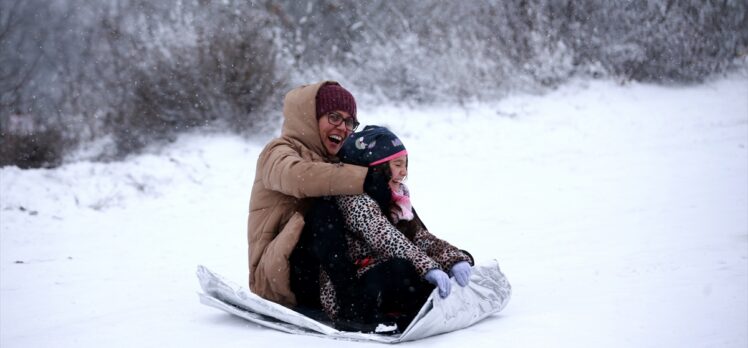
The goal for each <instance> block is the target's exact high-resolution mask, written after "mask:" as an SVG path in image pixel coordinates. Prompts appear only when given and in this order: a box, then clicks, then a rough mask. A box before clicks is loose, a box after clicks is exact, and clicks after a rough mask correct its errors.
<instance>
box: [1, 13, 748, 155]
mask: <svg viewBox="0 0 748 348" xmlns="http://www.w3.org/2000/svg"><path fill="white" fill-rule="evenodd" d="M746 55H748V2H746V1H745V0H683V1H673V0H631V1H606V0H530V1H528V0H502V1H499V0H475V1H466V2H457V1H439V0H421V1H357V0H319V1H296V0H248V1H244V0H222V1H207V0H174V1H169V2H160V1H148V0H110V1H100V2H86V3H85V4H80V3H79V2H76V1H72V0H58V1H46V0H4V1H0V133H2V134H3V135H4V136H3V138H2V139H0V142H2V144H0V145H3V146H6V145H5V143H7V142H8V141H9V140H6V138H7V139H10V138H9V137H6V136H5V134H11V133H12V132H13V130H12V129H11V127H10V126H9V123H10V121H9V119H10V118H11V117H16V118H18V117H20V118H25V119H26V121H25V122H27V123H29V124H31V125H32V131H31V132H27V133H24V134H26V135H28V134H43V132H42V131H44V132H56V133H57V134H58V135H59V136H48V137H44V138H38V139H35V140H34V141H35V143H37V144H42V143H46V142H51V141H56V140H55V139H58V140H57V141H58V142H59V143H49V144H46V146H47V147H50V148H55V149H61V150H60V151H58V152H55V153H60V154H64V153H65V151H64V150H65V149H66V148H67V147H68V146H69V145H71V144H77V143H86V142H95V141H97V140H100V139H103V138H107V139H113V140H114V144H116V151H112V152H108V153H113V154H114V155H113V156H114V157H118V156H123V155H126V154H128V153H131V152H135V151H138V150H139V149H141V148H143V147H144V146H145V145H148V144H151V143H154V142H158V141H163V140H170V139H173V138H174V137H175V135H177V134H179V133H180V132H184V131H187V130H192V129H196V128H200V129H204V128H218V129H230V130H234V131H239V132H245V133H253V132H258V131H263V130H266V129H268V126H267V125H268V124H272V125H273V127H275V126H277V124H279V123H278V122H277V120H278V118H279V117H280V104H281V101H282V95H283V94H284V93H285V92H286V91H287V89H288V88H289V86H291V85H297V84H300V83H308V82H312V81H318V80H321V79H325V78H331V79H336V80H339V81H341V82H342V83H343V84H344V85H345V86H346V87H348V88H350V89H351V90H352V91H353V92H354V94H356V96H357V98H360V99H361V100H362V101H364V102H365V103H376V102H385V101H386V102H407V103H431V102H444V103H454V102H457V103H463V102H470V101H474V100H493V99H496V98H501V97H503V96H504V95H506V94H507V93H509V92H511V91H516V90H521V91H531V92H543V91H547V90H548V89H552V88H555V87H556V86H559V85H560V84H562V83H564V82H565V81H568V80H569V79H570V78H572V77H575V76H589V77H607V78H614V79H616V80H619V81H622V82H625V81H629V80H635V81H647V82H656V83H693V82H699V81H702V80H704V79H706V78H708V77H709V76H712V75H714V74H720V73H724V72H726V71H730V70H731V69H733V68H735V67H737V68H739V69H742V70H743V71H744V70H745V69H746V67H745V66H746V63H747V62H748V59H746V58H745V57H746ZM54 162H55V163H59V162H60V161H59V160H55V161H54ZM3 163H12V161H10V162H9V161H4V162H3ZM40 165H42V164H40Z"/></svg>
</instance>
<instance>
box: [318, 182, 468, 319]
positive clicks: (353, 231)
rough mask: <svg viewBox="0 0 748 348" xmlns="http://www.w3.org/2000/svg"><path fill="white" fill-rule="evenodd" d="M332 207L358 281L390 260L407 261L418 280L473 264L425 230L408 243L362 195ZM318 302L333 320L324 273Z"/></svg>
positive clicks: (333, 306)
mask: <svg viewBox="0 0 748 348" xmlns="http://www.w3.org/2000/svg"><path fill="white" fill-rule="evenodd" d="M336 203H337V205H338V208H339V209H340V212H341V214H342V215H343V218H344V220H345V225H346V226H345V227H346V229H347V230H348V233H347V234H346V239H347V241H348V254H349V256H350V257H351V259H352V260H353V261H355V262H356V263H357V264H358V265H359V269H358V276H359V277H361V275H363V274H364V273H365V272H366V271H368V270H370V269H372V268H373V267H375V266H376V265H378V264H380V263H382V262H384V261H387V260H388V259H391V258H403V259H407V260H410V261H411V262H412V263H413V265H414V266H415V268H416V270H417V271H418V273H419V274H420V275H421V277H423V276H425V275H426V273H427V272H428V271H430V270H432V269H435V268H439V269H441V270H443V271H445V272H449V270H450V269H451V268H452V265H454V264H455V263H457V262H460V261H468V262H470V263H471V264H473V260H472V257H471V256H470V255H469V254H468V253H466V252H463V251H461V250H460V249H458V248H456V247H454V246H452V245H451V244H449V243H448V242H446V241H444V240H441V239H439V238H437V237H436V236H434V235H433V234H431V233H429V231H427V230H426V229H425V228H421V229H419V230H418V231H417V232H416V233H415V236H414V237H413V241H411V240H409V239H408V238H407V237H406V236H405V235H404V234H403V233H402V232H400V231H399V230H398V229H397V228H395V227H394V226H393V225H392V224H391V223H390V221H389V220H387V218H386V217H385V216H384V214H382V211H381V209H380V208H379V205H377V203H376V201H374V200H373V199H372V198H371V197H369V196H368V195H366V194H361V195H352V196H337V197H336ZM320 301H321V303H322V308H323V309H324V311H325V313H326V314H327V315H328V316H329V317H330V318H331V319H335V318H336V317H337V312H338V306H337V303H336V296H335V288H334V287H333V285H332V282H331V281H330V280H329V277H328V276H327V274H326V273H325V272H324V271H322V272H321V274H320Z"/></svg>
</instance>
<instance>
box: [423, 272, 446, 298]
mask: <svg viewBox="0 0 748 348" xmlns="http://www.w3.org/2000/svg"><path fill="white" fill-rule="evenodd" d="M423 278H424V279H426V281H427V282H429V283H431V284H434V285H436V287H437V288H438V289H439V296H441V297H442V298H446V297H447V296H449V292H450V291H451V290H452V282H450V280H449V276H448V275H447V274H446V273H444V271H442V270H440V269H438V268H434V269H432V270H430V271H428V272H426V275H425V276H424V277H423Z"/></svg>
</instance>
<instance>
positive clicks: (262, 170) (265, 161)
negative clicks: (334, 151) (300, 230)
mask: <svg viewBox="0 0 748 348" xmlns="http://www.w3.org/2000/svg"><path fill="white" fill-rule="evenodd" d="M299 151H300V150H299V149H296V148H294V147H292V146H291V145H290V144H288V143H286V142H284V141H282V140H276V141H273V142H271V143H270V144H268V146H267V147H266V148H265V149H264V150H263V152H262V153H261V154H260V157H259V159H258V166H257V174H256V175H259V176H260V178H261V180H262V183H263V185H264V186H265V187H266V188H268V189H270V190H273V191H277V192H280V193H283V194H286V195H289V196H293V197H296V198H305V197H321V196H335V195H351V194H360V193H363V187H364V178H365V177H366V172H367V168H365V167H359V166H354V165H349V164H340V163H326V162H323V161H321V160H320V161H313V160H310V159H306V158H303V157H302V156H301V154H300V153H299Z"/></svg>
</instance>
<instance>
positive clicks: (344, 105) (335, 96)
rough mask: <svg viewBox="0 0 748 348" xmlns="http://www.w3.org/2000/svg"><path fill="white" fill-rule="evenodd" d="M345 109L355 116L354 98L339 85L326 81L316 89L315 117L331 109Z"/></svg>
mask: <svg viewBox="0 0 748 348" xmlns="http://www.w3.org/2000/svg"><path fill="white" fill-rule="evenodd" d="M336 110H340V111H345V112H347V113H349V114H350V115H351V117H353V119H357V118H356V99H353V95H352V94H351V92H348V91H347V90H346V89H345V88H343V87H341V86H340V85H336V84H332V83H327V84H325V85H323V86H322V87H320V88H319V90H318V91H317V119H319V118H320V117H322V116H324V115H326V114H327V113H328V112H331V111H336Z"/></svg>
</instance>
